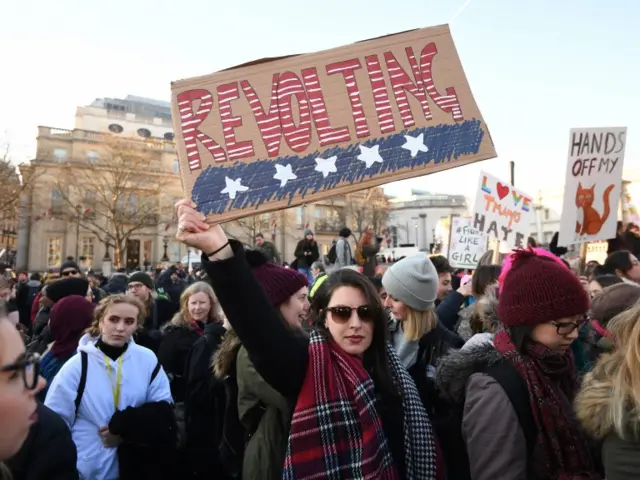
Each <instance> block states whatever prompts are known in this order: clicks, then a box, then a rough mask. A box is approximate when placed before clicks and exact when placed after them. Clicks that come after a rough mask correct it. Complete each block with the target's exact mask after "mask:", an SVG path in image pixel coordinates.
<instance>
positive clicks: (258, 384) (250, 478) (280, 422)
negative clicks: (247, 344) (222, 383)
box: [236, 347, 293, 480]
mask: <svg viewBox="0 0 640 480" xmlns="http://www.w3.org/2000/svg"><path fill="white" fill-rule="evenodd" d="M236 369H237V379H238V415H239V416H240V421H241V422H242V423H243V425H245V427H247V428H250V425H247V424H246V423H245V422H246V421H247V419H248V418H251V415H250V412H251V411H252V410H253V408H254V407H257V406H258V405H260V404H262V405H263V406H264V407H265V411H264V413H263V415H262V418H261V420H260V423H259V425H258V429H257V430H256V432H255V433H254V434H253V436H252V437H251V439H250V440H249V443H247V446H246V448H245V451H244V462H243V464H242V478H243V479H245V480H254V479H261V480H280V479H281V478H282V469H283V466H284V459H285V456H286V451H287V439H288V437H289V430H290V427H291V415H292V414H293V407H292V406H291V405H290V404H289V402H288V401H287V400H286V399H285V398H284V397H283V396H282V395H280V394H279V393H278V392H276V391H275V390H274V389H273V388H272V387H271V386H270V385H269V384H268V383H267V382H265V381H264V380H263V378H262V377H261V376H260V375H259V374H258V372H256V369H255V368H253V364H252V363H251V360H249V354H248V353H247V351H246V350H245V348H244V347H240V350H239V351H238V359H237V364H236Z"/></svg>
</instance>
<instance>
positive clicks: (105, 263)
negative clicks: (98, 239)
mask: <svg viewBox="0 0 640 480" xmlns="http://www.w3.org/2000/svg"><path fill="white" fill-rule="evenodd" d="M102 275H104V276H105V277H109V276H110V275H111V257H110V256H109V242H104V257H102Z"/></svg>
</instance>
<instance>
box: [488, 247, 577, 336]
mask: <svg viewBox="0 0 640 480" xmlns="http://www.w3.org/2000/svg"><path fill="white" fill-rule="evenodd" d="M512 256H513V258H512V260H513V263H512V266H511V269H510V270H509V272H508V273H507V276H506V277H505V279H504V283H503V284H502V285H500V298H499V300H498V317H499V318H500V322H502V323H503V324H504V325H507V326H517V325H538V324H540V323H545V322H549V321H552V320H558V319H560V318H568V317H573V316H576V315H581V314H584V313H585V312H586V311H587V310H588V309H589V297H588V296H587V293H586V292H585V291H584V287H583V286H582V284H581V283H580V280H578V278H576V276H575V275H574V274H573V272H571V270H569V269H568V268H567V267H566V266H564V265H560V264H559V263H557V262H556V261H554V260H553V259H550V258H547V257H543V256H541V255H538V254H536V253H535V252H534V251H533V250H518V251H516V252H514V253H513V254H512Z"/></svg>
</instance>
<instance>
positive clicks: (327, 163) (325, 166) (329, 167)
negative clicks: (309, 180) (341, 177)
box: [315, 155, 338, 178]
mask: <svg viewBox="0 0 640 480" xmlns="http://www.w3.org/2000/svg"><path fill="white" fill-rule="evenodd" d="M337 158H338V157H336V156H335V155H334V156H333V157H329V158H320V157H318V158H316V168H315V171H316V172H322V176H323V177H324V178H327V177H328V176H329V174H330V173H337V172H338V169H337V168H336V159H337Z"/></svg>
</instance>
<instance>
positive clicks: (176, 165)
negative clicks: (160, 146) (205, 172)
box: [173, 158, 180, 173]
mask: <svg viewBox="0 0 640 480" xmlns="http://www.w3.org/2000/svg"><path fill="white" fill-rule="evenodd" d="M173 173H180V160H178V159H177V158H174V159H173Z"/></svg>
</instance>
